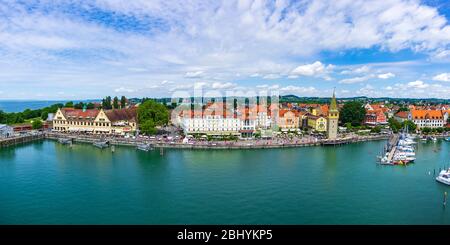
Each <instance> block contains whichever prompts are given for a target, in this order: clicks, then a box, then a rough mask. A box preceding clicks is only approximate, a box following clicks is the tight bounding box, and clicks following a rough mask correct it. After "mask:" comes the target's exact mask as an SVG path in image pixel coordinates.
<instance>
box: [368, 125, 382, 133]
mask: <svg viewBox="0 0 450 245" xmlns="http://www.w3.org/2000/svg"><path fill="white" fill-rule="evenodd" d="M370 132H371V133H377V134H379V133H381V127H380V126H375V127H373V128H372V129H370Z"/></svg>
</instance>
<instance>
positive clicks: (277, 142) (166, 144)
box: [46, 132, 389, 149]
mask: <svg viewBox="0 0 450 245" xmlns="http://www.w3.org/2000/svg"><path fill="white" fill-rule="evenodd" d="M46 138H48V139H54V140H57V139H60V138H70V139H72V141H73V142H83V143H93V142H95V141H99V140H100V139H101V138H100V137H99V136H98V135H79V134H76V135H75V134H63V133H55V132H47V133H46ZM388 138H389V135H374V136H354V137H345V138H339V139H337V140H328V139H317V138H314V137H310V136H306V137H302V138H292V139H290V138H287V139H285V138H275V139H246V140H236V141H206V140H190V141H189V142H188V143H183V142H182V140H181V139H178V140H168V139H160V140H158V139H147V138H143V137H136V138H134V139H133V138H123V137H114V136H109V137H105V138H103V139H102V140H105V141H108V142H109V143H110V144H111V145H123V146H136V145H138V144H146V143H148V144H151V145H152V146H153V147H157V148H180V149H261V148H289V147H305V146H317V145H340V144H349V143H356V142H363V141H370V140H384V139H388Z"/></svg>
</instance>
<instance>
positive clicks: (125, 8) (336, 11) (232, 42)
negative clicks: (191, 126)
mask: <svg viewBox="0 0 450 245" xmlns="http://www.w3.org/2000/svg"><path fill="white" fill-rule="evenodd" d="M1 2H2V4H0V99H42V100H44V99H92V98H101V97H104V96H106V95H126V96H128V97H143V96H147V97H170V96H171V95H173V93H175V92H184V93H188V94H193V89H194V87H195V86H196V85H195V84H197V87H198V86H201V87H202V88H203V89H204V91H216V92H219V93H222V94H233V93H234V94H239V93H248V92H249V91H255V92H256V93H258V92H260V91H278V92H279V93H281V94H296V95H299V96H329V95H330V94H331V92H332V90H333V88H334V87H335V88H336V93H337V95H338V96H341V97H347V96H362V95H364V96H371V97H380V96H391V97H437V98H450V23H449V19H450V2H448V1H445V0H441V1H438V0H427V1H416V0H387V1H362V0H353V1H350V0H338V1H325V0H322V1H320V0H307V1H303V0H299V1H287V0H286V1H284V0H281V1H257V0H246V1H233V0H227V1H217V0H210V1H175V0H173V1H170V0H169V1H167V0H166V1H158V0H154V1H146V0H130V1H114V0H95V1H81V0H64V1H50V0H41V1H33V0H28V1H12V0H2V1H1Z"/></svg>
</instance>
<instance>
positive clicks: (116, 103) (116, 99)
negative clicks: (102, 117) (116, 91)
mask: <svg viewBox="0 0 450 245" xmlns="http://www.w3.org/2000/svg"><path fill="white" fill-rule="evenodd" d="M113 108H114V109H119V98H117V96H115V97H114V99H113Z"/></svg>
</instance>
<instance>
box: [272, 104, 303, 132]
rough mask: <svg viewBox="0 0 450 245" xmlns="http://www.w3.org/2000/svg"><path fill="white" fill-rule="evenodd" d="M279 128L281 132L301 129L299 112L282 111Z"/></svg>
mask: <svg viewBox="0 0 450 245" xmlns="http://www.w3.org/2000/svg"><path fill="white" fill-rule="evenodd" d="M277 124H278V127H279V128H280V129H281V130H288V131H289V130H290V131H294V130H297V129H299V128H300V117H299V115H298V111H295V110H286V109H282V110H280V111H279V117H278V122H277Z"/></svg>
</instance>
